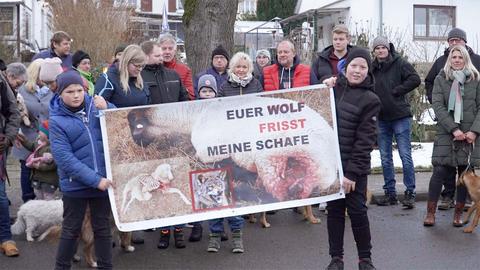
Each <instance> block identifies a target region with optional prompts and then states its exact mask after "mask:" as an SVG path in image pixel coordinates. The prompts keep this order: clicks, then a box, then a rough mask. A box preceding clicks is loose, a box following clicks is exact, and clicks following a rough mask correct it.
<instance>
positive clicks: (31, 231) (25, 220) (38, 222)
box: [11, 200, 63, 242]
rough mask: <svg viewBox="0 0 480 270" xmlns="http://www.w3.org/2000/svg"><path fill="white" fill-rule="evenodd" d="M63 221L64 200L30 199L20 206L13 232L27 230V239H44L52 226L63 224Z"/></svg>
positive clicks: (18, 232) (19, 232)
mask: <svg viewBox="0 0 480 270" xmlns="http://www.w3.org/2000/svg"><path fill="white" fill-rule="evenodd" d="M62 221H63V202H62V200H51V201H45V200H30V201H28V202H26V203H25V204H23V205H22V206H20V209H19V210H18V213H17V220H16V222H15V224H13V225H12V228H11V230H12V234H14V235H19V234H22V233H24V232H25V234H26V236H27V241H30V242H32V241H35V239H34V237H38V238H37V240H38V241H42V240H43V239H44V238H45V237H46V236H47V235H48V234H49V232H50V228H51V227H52V226H56V225H57V226H58V225H61V224H62Z"/></svg>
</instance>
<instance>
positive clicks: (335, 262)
mask: <svg viewBox="0 0 480 270" xmlns="http://www.w3.org/2000/svg"><path fill="white" fill-rule="evenodd" d="M325 270H343V259H342V258H341V257H332V260H331V261H330V264H329V265H328V266H327V268H326V269H325Z"/></svg>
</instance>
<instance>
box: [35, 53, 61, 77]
mask: <svg viewBox="0 0 480 270" xmlns="http://www.w3.org/2000/svg"><path fill="white" fill-rule="evenodd" d="M62 72H63V68H62V60H60V58H58V57H53V58H46V59H44V61H43V62H42V64H41V65H40V74H39V75H38V76H39V79H40V80H41V81H44V82H53V81H55V79H56V78H57V76H58V75H59V74H60V73H62Z"/></svg>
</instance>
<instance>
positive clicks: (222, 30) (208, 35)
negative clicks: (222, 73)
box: [183, 0, 238, 74]
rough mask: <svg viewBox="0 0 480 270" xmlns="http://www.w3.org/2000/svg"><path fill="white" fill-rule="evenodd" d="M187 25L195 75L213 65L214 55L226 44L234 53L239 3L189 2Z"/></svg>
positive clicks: (189, 55)
mask: <svg viewBox="0 0 480 270" xmlns="http://www.w3.org/2000/svg"><path fill="white" fill-rule="evenodd" d="M184 2H185V3H184V9H185V13H184V14H183V23H184V27H185V46H186V51H187V61H188V64H189V66H190V67H191V69H192V72H193V74H197V73H198V72H200V71H202V70H205V69H206V68H207V67H209V66H210V63H211V58H210V56H211V52H212V51H213V49H214V48H215V47H216V46H218V45H222V46H223V47H224V48H225V49H226V50H227V51H228V52H233V33H234V24H235V17H236V14H237V7H238V0H222V1H218V0H202V1H200V0H185V1H184Z"/></svg>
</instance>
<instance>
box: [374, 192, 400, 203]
mask: <svg viewBox="0 0 480 270" xmlns="http://www.w3.org/2000/svg"><path fill="white" fill-rule="evenodd" d="M396 204H398V200H397V194H395V193H388V192H385V195H384V196H383V197H381V198H379V199H378V200H377V205H378V206H387V205H396Z"/></svg>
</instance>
